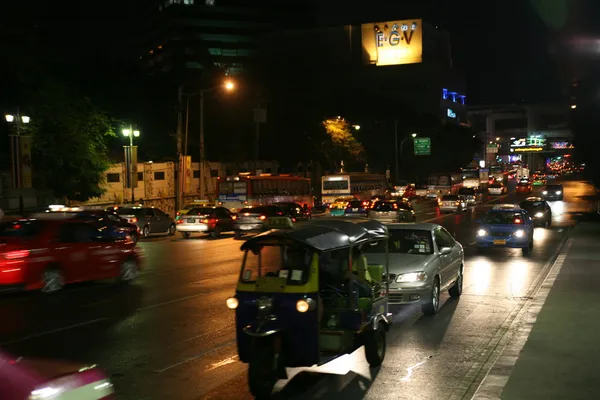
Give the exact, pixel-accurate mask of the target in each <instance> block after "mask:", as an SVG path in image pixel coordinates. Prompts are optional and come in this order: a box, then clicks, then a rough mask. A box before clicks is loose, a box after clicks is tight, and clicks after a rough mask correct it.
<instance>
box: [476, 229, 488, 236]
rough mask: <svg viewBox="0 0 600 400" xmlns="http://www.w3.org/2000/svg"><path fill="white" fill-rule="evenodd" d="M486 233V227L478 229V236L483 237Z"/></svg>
mask: <svg viewBox="0 0 600 400" xmlns="http://www.w3.org/2000/svg"><path fill="white" fill-rule="evenodd" d="M485 235H487V232H486V231H485V229H480V230H478V231H477V236H479V237H483V236H485Z"/></svg>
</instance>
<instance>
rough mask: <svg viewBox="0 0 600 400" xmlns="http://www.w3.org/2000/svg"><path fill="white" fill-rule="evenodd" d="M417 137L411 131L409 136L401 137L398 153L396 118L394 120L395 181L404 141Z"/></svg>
mask: <svg viewBox="0 0 600 400" xmlns="http://www.w3.org/2000/svg"><path fill="white" fill-rule="evenodd" d="M416 137H417V134H416V133H411V135H410V136H409V137H406V138H404V139H402V140H401V141H400V155H398V120H396V121H395V124H394V138H395V143H396V145H395V146H394V149H395V150H396V171H395V172H396V177H395V178H396V181H398V174H399V170H398V163H399V159H400V158H402V157H403V154H404V143H405V142H406V141H407V140H409V139H410V140H413V139H414V138H416Z"/></svg>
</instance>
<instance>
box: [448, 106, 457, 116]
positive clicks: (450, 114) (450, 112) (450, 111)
mask: <svg viewBox="0 0 600 400" xmlns="http://www.w3.org/2000/svg"><path fill="white" fill-rule="evenodd" d="M447 114H448V118H456V113H455V112H454V111H452V109H450V108H449V109H448V113H447Z"/></svg>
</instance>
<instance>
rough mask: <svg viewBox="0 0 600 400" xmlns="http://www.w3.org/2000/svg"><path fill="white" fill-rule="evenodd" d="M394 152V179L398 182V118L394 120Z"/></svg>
mask: <svg viewBox="0 0 600 400" xmlns="http://www.w3.org/2000/svg"><path fill="white" fill-rule="evenodd" d="M394 143H395V146H394V152H395V156H396V169H395V170H394V180H395V182H398V174H399V169H398V120H397V119H396V120H394Z"/></svg>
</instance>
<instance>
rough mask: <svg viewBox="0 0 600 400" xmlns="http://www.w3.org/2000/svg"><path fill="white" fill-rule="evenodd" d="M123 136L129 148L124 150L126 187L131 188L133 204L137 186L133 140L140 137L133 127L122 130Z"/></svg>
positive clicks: (135, 154) (135, 153)
mask: <svg viewBox="0 0 600 400" xmlns="http://www.w3.org/2000/svg"><path fill="white" fill-rule="evenodd" d="M123 136H125V137H128V138H129V146H123V147H124V148H125V161H126V164H127V170H128V174H127V176H128V179H127V185H126V186H127V187H129V188H131V203H135V188H136V186H137V146H134V145H133V138H134V137H136V138H137V137H140V131H138V130H134V129H133V126H132V125H130V126H129V128H127V129H123Z"/></svg>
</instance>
